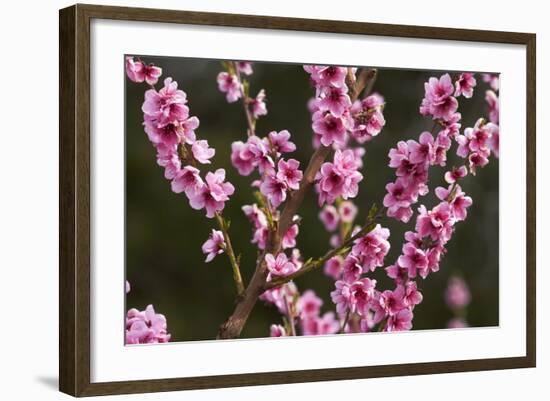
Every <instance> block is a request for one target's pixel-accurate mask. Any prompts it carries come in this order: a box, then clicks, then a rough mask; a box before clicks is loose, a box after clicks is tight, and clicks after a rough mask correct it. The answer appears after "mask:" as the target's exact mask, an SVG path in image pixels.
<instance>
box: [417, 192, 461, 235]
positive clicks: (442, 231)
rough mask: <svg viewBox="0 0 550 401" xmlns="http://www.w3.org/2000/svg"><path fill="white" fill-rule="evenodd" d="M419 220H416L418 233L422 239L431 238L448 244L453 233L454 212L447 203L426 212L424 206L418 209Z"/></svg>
mask: <svg viewBox="0 0 550 401" xmlns="http://www.w3.org/2000/svg"><path fill="white" fill-rule="evenodd" d="M418 213H419V215H418V218H417V219H416V231H417V232H418V234H419V235H420V236H422V237H427V236H429V237H431V239H432V240H433V241H440V242H441V243H443V244H444V243H446V242H447V241H448V240H449V239H450V238H451V234H452V231H453V222H452V221H451V216H452V210H451V206H450V205H449V203H447V202H441V203H440V204H439V205H437V206H436V207H434V208H433V209H432V210H426V207H425V206H424V205H422V206H420V208H419V209H418Z"/></svg>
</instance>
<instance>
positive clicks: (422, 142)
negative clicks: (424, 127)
mask: <svg viewBox="0 0 550 401" xmlns="http://www.w3.org/2000/svg"><path fill="white" fill-rule="evenodd" d="M408 145H409V151H410V154H409V160H410V161H411V163H414V164H433V162H434V161H435V143H434V137H433V136H432V134H430V133H429V132H423V133H422V134H420V138H419V142H415V141H409V143H408Z"/></svg>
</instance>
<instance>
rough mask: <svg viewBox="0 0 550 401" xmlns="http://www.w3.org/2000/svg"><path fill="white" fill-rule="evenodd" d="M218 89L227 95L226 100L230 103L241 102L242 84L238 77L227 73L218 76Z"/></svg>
mask: <svg viewBox="0 0 550 401" xmlns="http://www.w3.org/2000/svg"><path fill="white" fill-rule="evenodd" d="M217 80H218V89H219V90H220V91H221V92H223V93H225V98H226V100H227V102H228V103H233V102H236V101H237V100H239V99H240V98H241V96H242V90H241V84H240V83H239V79H238V78H237V76H236V75H233V74H229V73H227V72H220V73H219V74H218V79H217Z"/></svg>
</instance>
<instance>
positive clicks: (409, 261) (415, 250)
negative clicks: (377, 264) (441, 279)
mask: <svg viewBox="0 0 550 401" xmlns="http://www.w3.org/2000/svg"><path fill="white" fill-rule="evenodd" d="M397 264H398V266H399V267H401V268H403V269H407V274H408V276H409V277H410V278H415V277H416V274H417V272H418V273H419V274H420V276H421V277H423V278H425V277H426V276H427V275H428V273H429V260H428V255H426V252H425V251H424V250H423V249H422V248H420V247H419V246H417V244H414V243H412V242H407V243H405V244H404V245H403V253H402V255H401V256H399V258H398V259H397Z"/></svg>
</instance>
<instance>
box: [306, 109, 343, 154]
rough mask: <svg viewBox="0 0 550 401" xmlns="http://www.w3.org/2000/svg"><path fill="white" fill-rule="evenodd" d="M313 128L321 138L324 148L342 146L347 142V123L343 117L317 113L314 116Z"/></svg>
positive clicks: (321, 112)
mask: <svg viewBox="0 0 550 401" xmlns="http://www.w3.org/2000/svg"><path fill="white" fill-rule="evenodd" d="M311 127H312V128H313V131H314V132H315V134H316V135H318V136H319V140H320V142H321V143H322V144H323V146H330V145H332V144H335V145H338V146H342V145H344V144H345V142H346V122H345V121H344V118H343V117H341V116H339V117H336V116H334V115H333V114H331V113H329V112H323V111H317V112H316V113H315V114H313V124H312V126H311Z"/></svg>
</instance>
